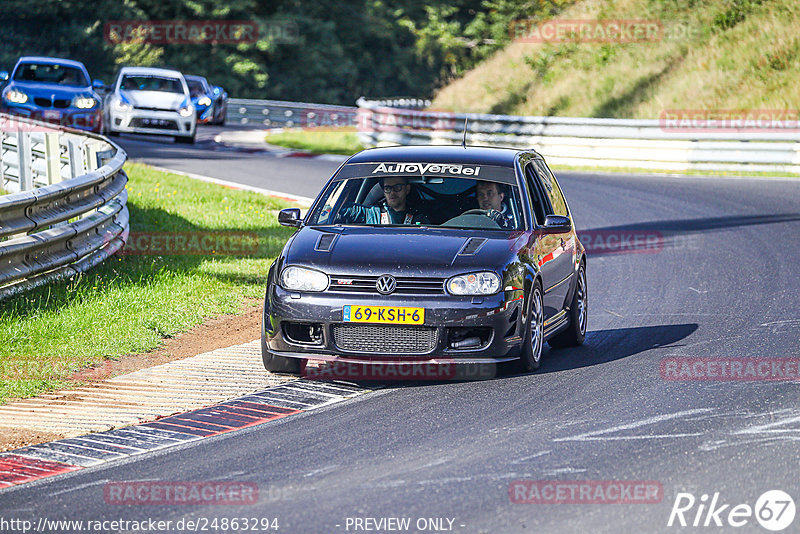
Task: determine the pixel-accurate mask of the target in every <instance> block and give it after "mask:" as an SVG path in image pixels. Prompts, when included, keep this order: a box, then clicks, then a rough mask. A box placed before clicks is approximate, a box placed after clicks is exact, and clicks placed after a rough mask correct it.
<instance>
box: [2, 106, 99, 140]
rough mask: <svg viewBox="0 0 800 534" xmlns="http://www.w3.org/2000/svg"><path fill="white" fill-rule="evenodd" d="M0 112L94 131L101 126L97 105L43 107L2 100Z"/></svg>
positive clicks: (97, 131) (97, 130)
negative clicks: (85, 107) (83, 107)
mask: <svg viewBox="0 0 800 534" xmlns="http://www.w3.org/2000/svg"><path fill="white" fill-rule="evenodd" d="M0 112H3V113H7V114H9V115H17V116H19V117H26V118H29V119H32V120H37V121H42V122H47V123H50V124H54V125H58V126H67V127H69V128H76V129H79V130H87V131H90V132H95V133H100V131H101V130H102V127H103V112H102V111H101V110H100V108H99V107H98V108H94V109H78V108H59V109H44V108H41V107H39V106H37V105H35V104H11V103H9V102H3V105H2V107H0Z"/></svg>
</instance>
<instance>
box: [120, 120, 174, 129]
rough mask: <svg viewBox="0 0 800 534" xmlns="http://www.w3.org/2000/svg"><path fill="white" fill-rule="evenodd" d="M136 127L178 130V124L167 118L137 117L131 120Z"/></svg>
mask: <svg viewBox="0 0 800 534" xmlns="http://www.w3.org/2000/svg"><path fill="white" fill-rule="evenodd" d="M131 126H132V127H134V128H153V129H155V130H177V129H178V124H177V123H176V122H175V121H171V120H167V119H142V118H136V119H133V120H132V121H131Z"/></svg>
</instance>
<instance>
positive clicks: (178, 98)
mask: <svg viewBox="0 0 800 534" xmlns="http://www.w3.org/2000/svg"><path fill="white" fill-rule="evenodd" d="M121 92H122V94H123V95H124V96H125V98H127V99H128V101H129V102H130V103H131V104H133V106H134V107H137V108H158V109H178V108H179V107H180V106H181V104H183V102H184V100H186V96H185V95H182V94H179V93H165V92H163V91H121Z"/></svg>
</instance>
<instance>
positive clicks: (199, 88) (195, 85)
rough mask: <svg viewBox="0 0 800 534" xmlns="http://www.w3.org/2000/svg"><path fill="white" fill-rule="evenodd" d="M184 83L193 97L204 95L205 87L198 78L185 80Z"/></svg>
mask: <svg viewBox="0 0 800 534" xmlns="http://www.w3.org/2000/svg"><path fill="white" fill-rule="evenodd" d="M186 85H188V86H189V94H190V95H192V96H193V97H194V96H200V95H204V94H205V92H206V89H205V87H203V82H201V81H200V80H186Z"/></svg>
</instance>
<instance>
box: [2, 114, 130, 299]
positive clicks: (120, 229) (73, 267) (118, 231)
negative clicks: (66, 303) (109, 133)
mask: <svg viewBox="0 0 800 534" xmlns="http://www.w3.org/2000/svg"><path fill="white" fill-rule="evenodd" d="M0 125H2V131H0V149H2V158H1V159H0V184H2V187H3V189H4V190H5V191H7V192H9V194H7V195H2V196H0V299H4V298H7V297H9V296H12V295H15V294H17V293H19V292H21V291H25V290H27V289H30V288H32V287H36V286H39V285H42V284H44V283H47V282H50V281H52V280H57V279H59V278H63V277H69V276H72V275H74V274H76V273H79V272H82V271H85V270H86V269H89V268H90V267H93V266H94V265H97V264H98V263H100V262H102V261H103V260H104V259H106V258H108V257H109V256H110V255H112V254H114V253H115V252H117V251H118V250H119V249H120V248H121V247H122V245H123V244H124V241H125V238H126V237H127V235H128V228H129V227H128V208H127V206H126V201H127V192H126V190H125V184H126V183H127V181H128V177H127V176H126V175H125V172H124V171H123V170H122V165H123V164H124V163H125V158H126V154H125V151H124V150H122V149H121V148H120V147H119V146H117V145H115V144H113V143H110V142H109V141H107V140H106V139H104V138H103V137H101V136H99V135H95V134H90V133H83V132H77V131H74V130H71V131H67V130H63V129H58V128H55V127H53V126H51V125H48V124H46V123H39V122H35V121H29V120H26V119H20V118H17V117H9V116H6V115H0Z"/></svg>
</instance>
